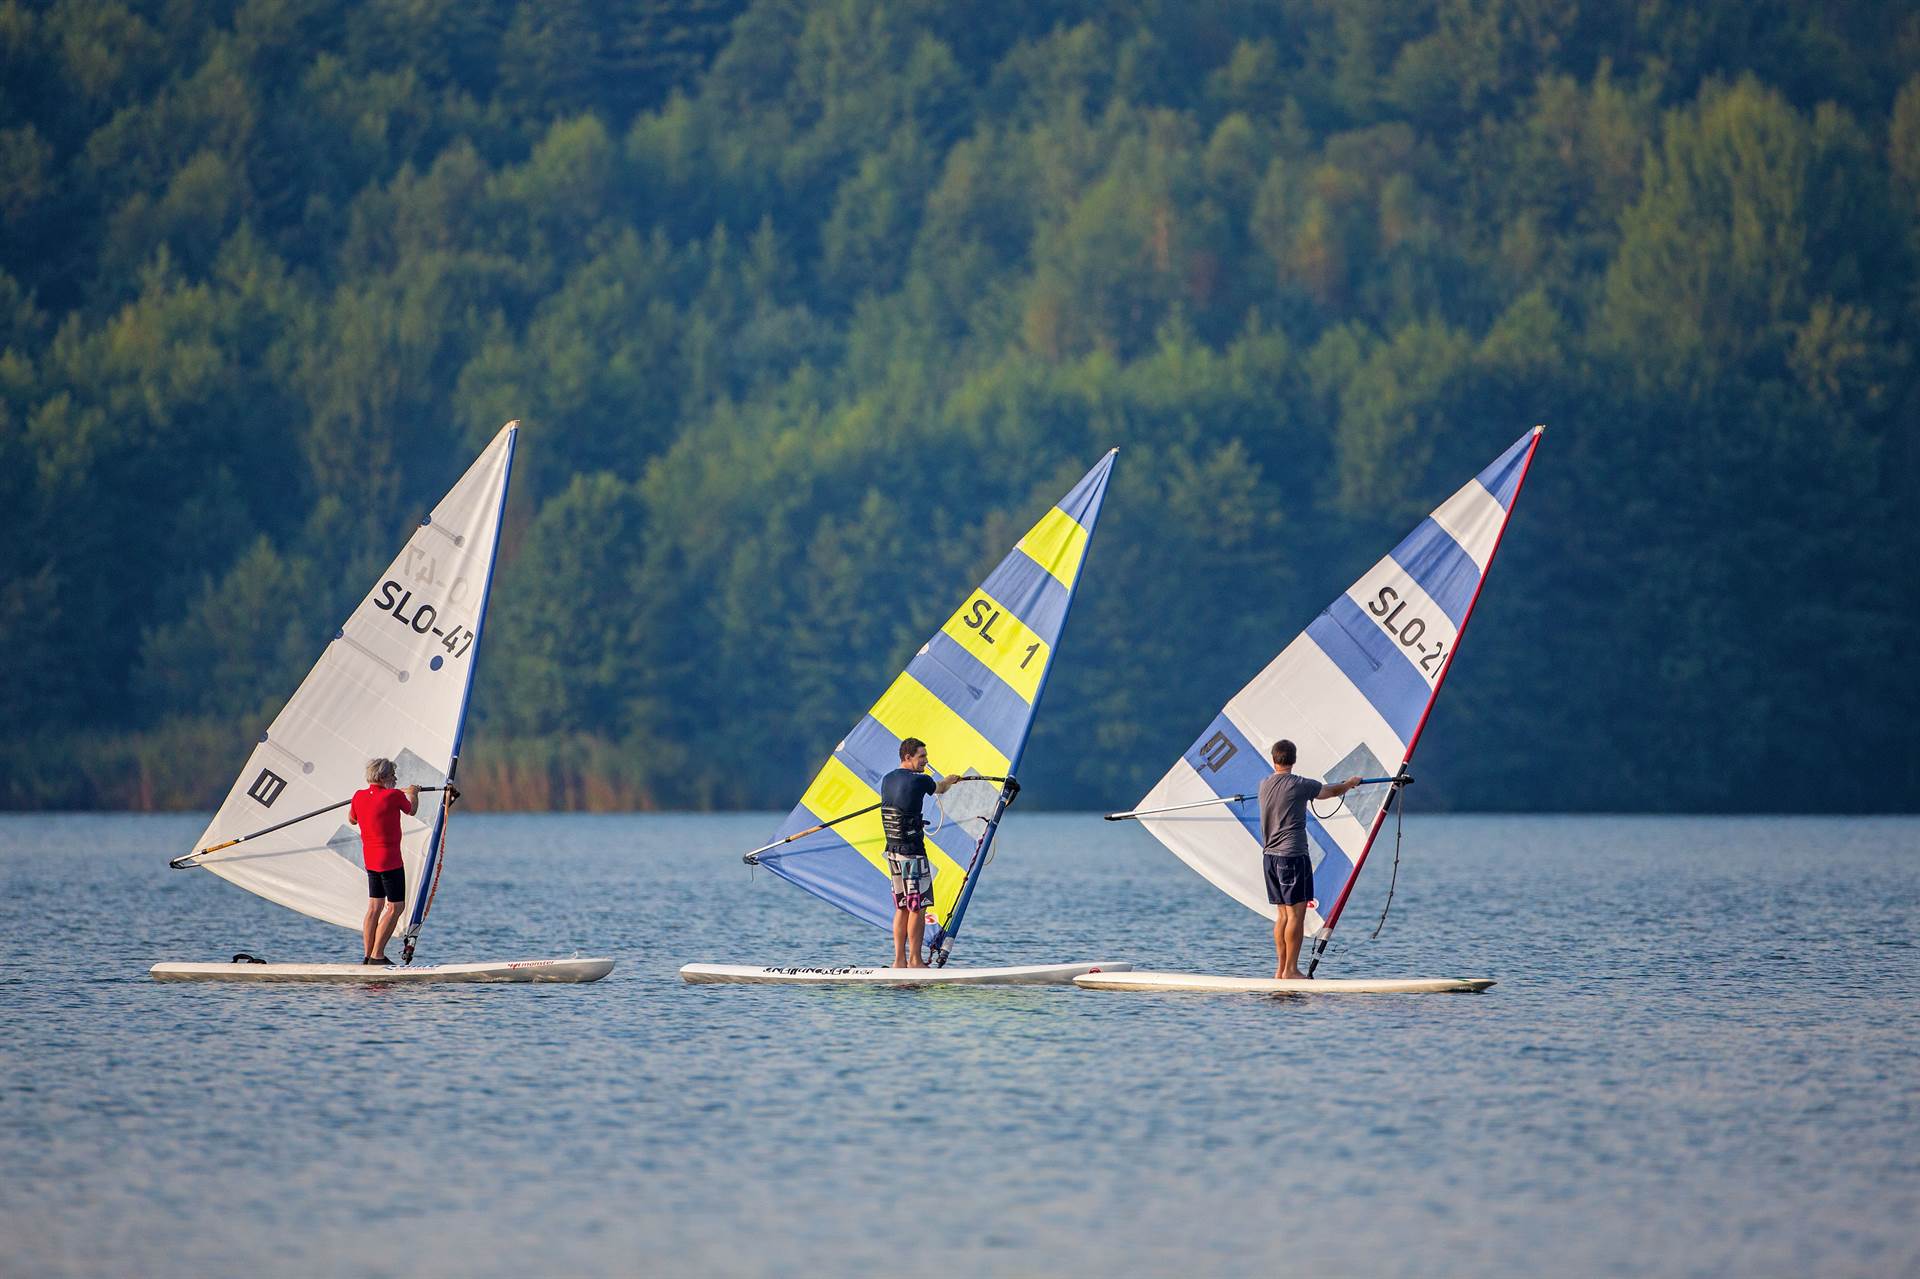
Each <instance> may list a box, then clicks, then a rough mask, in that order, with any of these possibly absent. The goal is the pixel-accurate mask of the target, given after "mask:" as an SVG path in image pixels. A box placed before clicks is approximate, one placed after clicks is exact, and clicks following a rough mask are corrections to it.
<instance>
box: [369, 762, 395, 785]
mask: <svg viewBox="0 0 1920 1279" xmlns="http://www.w3.org/2000/svg"><path fill="white" fill-rule="evenodd" d="M397 780H399V779H398V778H397V777H395V776H394V771H393V761H392V760H390V759H370V760H368V761H367V783H368V784H369V785H372V786H391V785H393V784H394V782H395V781H397Z"/></svg>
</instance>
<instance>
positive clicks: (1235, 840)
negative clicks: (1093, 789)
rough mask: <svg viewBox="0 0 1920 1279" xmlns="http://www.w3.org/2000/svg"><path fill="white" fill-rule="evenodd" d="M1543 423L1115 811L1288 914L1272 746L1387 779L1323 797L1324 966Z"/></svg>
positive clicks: (1316, 838)
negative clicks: (1271, 883)
mask: <svg viewBox="0 0 1920 1279" xmlns="http://www.w3.org/2000/svg"><path fill="white" fill-rule="evenodd" d="M1544 430H1545V428H1544V427H1535V428H1533V430H1531V431H1529V432H1527V433H1526V434H1525V435H1523V436H1521V437H1520V438H1519V439H1518V440H1516V441H1515V442H1514V443H1513V444H1512V445H1511V446H1510V447H1509V448H1508V449H1507V450H1506V451H1505V452H1503V453H1501V454H1500V456H1499V457H1497V458H1495V459H1494V460H1493V461H1492V462H1491V463H1490V464H1489V465H1488V466H1487V467H1486V468H1485V469H1484V470H1482V471H1481V472H1480V473H1479V474H1478V475H1477V476H1475V477H1474V478H1473V479H1471V480H1469V481H1468V482H1467V483H1466V484H1465V485H1463V486H1462V487H1461V488H1460V489H1459V491H1457V492H1456V493H1454V495H1453V496H1452V497H1450V498H1448V499H1447V500H1446V501H1444V502H1442V503H1441V504H1440V505H1439V506H1438V507H1436V508H1435V509H1434V511H1433V513H1432V514H1430V515H1428V516H1427V517H1426V518H1425V519H1423V520H1421V521H1420V523H1419V524H1418V525H1417V526H1415V528H1414V529H1413V531H1412V532H1411V533H1409V534H1407V536H1406V537H1404V538H1403V539H1401V541H1400V543H1399V544H1398V545H1397V546H1395V547H1394V548H1393V550H1392V551H1390V552H1389V553H1388V554H1387V555H1386V556H1385V557H1384V558H1382V559H1381V560H1380V561H1379V562H1378V563H1376V564H1375V565H1374V566H1373V567H1372V568H1370V569H1368V570H1367V572H1366V573H1365V574H1363V575H1362V576H1361V578H1360V580H1359V581H1357V582H1355V583H1354V584H1353V585H1352V586H1351V587H1349V588H1348V589H1347V591H1346V592H1345V593H1344V594H1342V595H1340V596H1339V597H1338V598H1336V599H1335V600H1334V601H1333V603H1331V604H1329V605H1328V606H1327V607H1326V608H1325V609H1322V610H1321V612H1320V614H1319V615H1318V616H1317V617H1315V618H1314V619H1313V621H1312V622H1311V623H1310V624H1309V625H1308V626H1307V629H1306V630H1305V631H1304V632H1302V633H1301V634H1300V635H1299V636H1297V637H1296V638H1295V639H1294V640H1293V641H1292V642H1291V643H1290V644H1288V645H1287V646H1286V648H1284V649H1282V650H1281V652H1280V654H1279V655H1278V656H1277V657H1275V658H1274V659H1273V661H1272V662H1271V663H1269V664H1268V666H1267V668H1266V669H1265V670H1263V671H1261V672H1260V674H1258V675H1257V676H1255V677H1254V678H1253V680H1252V681H1251V682H1249V683H1248V684H1247V685H1246V687H1244V688H1242V689H1241V690H1240V691H1239V692H1238V693H1236V694H1235V695H1234V696H1233V698H1232V699H1231V700H1230V701H1228V702H1227V704H1226V705H1225V706H1224V707H1222V708H1221V710H1220V713H1219V714H1217V715H1215V716H1214V718H1213V721H1212V722H1211V723H1209V724H1208V725H1207V726H1206V728H1204V729H1203V730H1201V733H1200V735H1199V736H1198V737H1197V738H1195V739H1194V742H1193V745H1192V746H1190V747H1188V748H1187V750H1186V752H1185V754H1183V755H1182V756H1181V757H1180V758H1179V759H1178V760H1176V761H1175V762H1174V764H1173V766H1172V767H1171V768H1169V769H1168V770H1167V772H1166V775H1165V776H1163V777H1162V778H1161V779H1160V780H1159V782H1157V783H1156V784H1155V785H1154V787H1153V789H1152V790H1150V791H1148V792H1147V794H1146V795H1145V796H1144V797H1143V798H1142V799H1141V800H1140V802H1139V804H1138V805H1137V806H1135V808H1133V809H1131V810H1129V811H1127V812H1124V813H1112V814H1109V815H1108V817H1109V820H1119V819H1123V818H1133V819H1136V820H1138V821H1139V822H1140V824H1141V825H1142V826H1144V827H1146V828H1147V830H1148V831H1149V832H1150V833H1151V834H1152V835H1153V837H1154V838H1155V839H1157V840H1159V841H1160V842H1161V843H1162V844H1164V845H1166V847H1167V848H1168V849H1169V850H1170V851H1171V852H1172V853H1173V854H1174V855H1175V856H1176V857H1178V858H1180V860H1181V861H1183V862H1185V863H1187V865H1189V866H1191V867H1192V868H1193V869H1194V870H1196V871H1198V872H1199V873H1200V874H1201V875H1202V876H1204V877H1205V878H1206V879H1207V881H1208V882H1209V883H1211V884H1213V885H1214V887H1216V888H1218V889H1220V890H1221V891H1222V892H1224V893H1226V894H1227V895H1228V896H1229V897H1231V898H1233V899H1234V900H1235V901H1237V902H1239V903H1240V904H1241V905H1243V906H1246V907H1247V908H1248V909H1250V910H1252V911H1255V912H1256V913H1258V914H1260V915H1262V916H1264V917H1266V918H1267V919H1273V918H1274V917H1275V915H1276V913H1277V912H1276V909H1275V908H1274V907H1273V906H1271V905H1269V904H1268V902H1267V894H1266V888H1265V884H1264V881H1263V879H1262V869H1263V867H1262V840H1261V830H1260V812H1259V801H1258V792H1259V788H1260V783H1261V781H1262V780H1263V779H1265V778H1266V777H1267V776H1268V775H1269V774H1270V773H1271V772H1272V771H1273V767H1272V764H1271V763H1270V762H1269V757H1268V750H1269V748H1270V747H1271V746H1272V744H1273V743H1274V742H1275V741H1278V740H1280V739H1281V738H1286V739H1288V740H1291V741H1292V742H1293V743H1294V744H1295V746H1296V747H1297V748H1298V760H1297V762H1296V764H1295V768H1294V771H1295V772H1297V773H1299V774H1302V775H1304V776H1308V777H1324V778H1327V779H1329V780H1335V781H1337V780H1341V779H1344V778H1347V777H1363V778H1368V779H1372V783H1373V784H1370V785H1367V786H1363V787H1359V788H1356V789H1354V790H1352V791H1349V792H1348V793H1347V794H1346V795H1345V796H1343V797H1341V800H1340V801H1339V802H1338V803H1337V805H1336V806H1335V807H1334V808H1333V809H1332V811H1330V812H1327V811H1325V809H1324V806H1323V807H1322V808H1321V809H1320V810H1318V811H1316V810H1315V808H1314V807H1313V806H1309V811H1308V814H1307V837H1308V846H1309V855H1310V856H1311V857H1312V858H1313V861H1314V872H1313V874H1314V884H1315V887H1316V888H1317V889H1318V890H1319V891H1320V893H1321V894H1322V895H1321V896H1320V897H1318V898H1316V899H1315V900H1314V901H1313V902H1312V903H1310V904H1309V907H1308V910H1307V918H1306V937H1307V938H1308V939H1309V940H1311V941H1312V943H1313V959H1312V962H1311V966H1310V967H1309V968H1308V975H1309V977H1311V976H1312V975H1313V973H1314V970H1315V969H1316V968H1317V967H1318V966H1319V963H1320V960H1321V958H1322V957H1323V956H1324V955H1325V953H1326V949H1327V944H1328V941H1329V940H1330V939H1331V937H1332V934H1333V930H1334V928H1335V926H1336V925H1337V924H1338V923H1339V922H1340V916H1341V913H1342V911H1344V910H1345V908H1346V905H1347V900H1348V898H1349V897H1350V896H1351V894H1352V892H1353V887H1354V884H1355V883H1356V882H1357V881H1358V879H1359V876H1360V872H1361V870H1362V868H1363V867H1364V866H1365V865H1366V862H1367V854H1368V853H1369V852H1370V851H1371V849H1372V848H1373V844H1374V841H1375V839H1376V838H1377V837H1378V835H1379V833H1380V830H1381V828H1382V826H1383V825H1384V824H1385V821H1386V818H1387V815H1388V813H1389V812H1390V811H1392V809H1393V807H1394V805H1395V804H1396V803H1397V802H1398V800H1399V796H1400V792H1401V789H1402V787H1404V786H1405V785H1406V784H1407V783H1408V782H1410V781H1411V780H1412V778H1411V774H1410V773H1409V771H1408V768H1409V765H1410V764H1411V762H1412V760H1413V752H1414V749H1415V748H1416V747H1417V746H1418V745H1419V743H1420V735H1421V733H1422V732H1423V731H1424V729H1425V728H1426V723H1427V718H1428V716H1429V715H1430V714H1431V713H1432V711H1433V705H1434V702H1435V700H1436V699H1437V698H1438V697H1439V695H1440V689H1441V686H1442V685H1443V684H1444V683H1445V682H1446V678H1447V672H1448V671H1450V670H1451V669H1452V667H1453V661H1454V657H1455V654H1456V653H1457V651H1458V648H1459V642H1460V637H1461V636H1462V635H1463V634H1464V633H1465V631H1466V627H1467V622H1468V620H1469V619H1470V618H1471V617H1472V615H1473V609H1474V605H1475V604H1476V603H1477V602H1478V600H1479V598H1480V590H1481V588H1482V586H1484V585H1485V583H1486V579H1487V573H1488V571H1489V570H1490V569H1491V568H1492V566H1493V558H1494V554H1495V553H1496V552H1497V551H1498V550H1499V547H1500V541H1501V538H1502V537H1503V536H1504V535H1505V533H1506V529H1507V524H1508V522H1509V521H1510V520H1511V519H1512V516H1513V504H1514V501H1515V500H1516V499H1517V498H1518V497H1519V494H1520V488H1521V485H1522V484H1523V483H1524V482H1525V480H1526V476H1527V470H1528V468H1529V467H1530V466H1531V465H1532V463H1533V456H1534V452H1535V450H1536V449H1537V448H1538V447H1539V444H1540V436H1541V434H1542V432H1543V431H1544ZM1148 977H1149V975H1148V974H1145V973H1135V974H1133V975H1132V978H1131V982H1130V984H1126V983H1118V982H1115V981H1083V982H1082V983H1081V984H1082V985H1086V986H1089V987H1090V988H1094V989H1130V990H1131V989H1144V988H1146V986H1147V984H1148ZM1151 978H1152V982H1151V984H1152V985H1153V986H1154V988H1158V989H1168V988H1172V987H1173V985H1174V984H1175V983H1176V982H1177V981H1178V980H1185V981H1186V982H1187V983H1188V986H1187V987H1186V988H1188V989H1220V988H1223V987H1221V986H1220V985H1219V984H1218V983H1222V982H1226V983H1236V982H1246V981H1257V982H1260V983H1262V988H1266V986H1267V985H1269V984H1272V985H1278V986H1284V987H1289V988H1290V987H1293V986H1300V985H1305V986H1307V987H1310V988H1311V989H1313V990H1315V991H1319V990H1324V991H1325V992H1326V993H1336V990H1337V988H1336V987H1335V985H1334V984H1333V983H1331V982H1307V983H1301V982H1298V981H1297V980H1296V981H1292V982H1275V981H1274V979H1270V978H1257V979H1250V978H1218V977H1206V976H1201V975H1195V974H1163V973H1155V974H1151ZM1378 981H1402V982H1414V983H1421V982H1428V981H1443V982H1452V983H1454V984H1451V985H1448V986H1446V989H1460V988H1461V987H1460V985H1459V984H1458V983H1459V982H1461V981H1466V983H1467V985H1468V986H1471V987H1472V988H1475V989H1484V988H1485V986H1486V985H1491V984H1492V983H1491V982H1485V981H1484V980H1483V979H1422V978H1406V979H1390V978H1383V979H1377V980H1376V982H1375V984H1377V982H1378ZM1208 983H1213V984H1211V985H1209V984H1208ZM1225 988H1231V989H1252V987H1246V986H1242V985H1230V986H1228V987H1225ZM1420 988H1421V989H1427V988H1428V987H1425V986H1422V987H1420Z"/></svg>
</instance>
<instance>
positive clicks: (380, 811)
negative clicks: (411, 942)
mask: <svg viewBox="0 0 1920 1279" xmlns="http://www.w3.org/2000/svg"><path fill="white" fill-rule="evenodd" d="M394 781H395V777H394V771H393V761H392V760H390V759H370V760H368V761H367V788H366V789H365V790H363V791H357V792H355V793H354V796H353V802H352V803H351V804H349V805H348V806H347V821H348V822H350V823H352V824H353V825H355V826H358V827H359V828H360V856H361V860H363V861H364V862H365V863H366V867H367V898H368V901H367V918H366V922H365V923H364V924H363V925H362V926H361V934H362V938H363V940H364V941H365V942H366V947H365V949H366V954H365V955H364V956H363V957H362V958H361V960H360V962H361V963H363V964H389V965H390V964H392V963H393V961H392V960H391V959H388V958H387V939H388V938H389V937H392V936H393V930H394V927H395V925H397V924H398V923H399V922H400V908H401V906H403V905H405V904H406V900H407V868H406V863H405V862H403V861H401V860H400V814H402V813H405V814H406V815H407V816H409V817H411V816H413V815H414V813H415V812H417V811H418V810H419V807H420V788H419V787H418V786H409V787H407V788H406V789H405V790H403V791H401V790H395V789H394V788H393V783H394Z"/></svg>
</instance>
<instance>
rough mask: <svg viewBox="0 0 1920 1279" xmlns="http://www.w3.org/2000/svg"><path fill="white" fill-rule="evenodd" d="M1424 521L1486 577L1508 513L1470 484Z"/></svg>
mask: <svg viewBox="0 0 1920 1279" xmlns="http://www.w3.org/2000/svg"><path fill="white" fill-rule="evenodd" d="M1427 518H1429V519H1431V520H1432V521H1433V522H1434V523H1435V524H1438V525H1439V526H1440V527H1441V528H1443V529H1445V530H1446V533H1447V536H1448V537H1451V538H1452V539H1453V540H1454V541H1456V542H1458V543H1459V544H1460V549H1461V550H1463V551H1465V552H1466V553H1467V554H1468V556H1470V557H1471V558H1472V560H1473V562H1474V564H1475V565H1476V566H1477V567H1478V568H1479V569H1480V571H1481V572H1482V573H1485V572H1486V569H1487V564H1488V563H1489V562H1490V561H1491V560H1492V559H1493V547H1494V544H1495V543H1496V542H1498V541H1499V540H1500V530H1501V529H1502V528H1505V527H1506V523H1507V512H1506V508H1505V507H1503V506H1501V505H1500V503H1499V502H1497V501H1495V500H1494V497H1493V494H1491V493H1489V492H1487V490H1486V489H1485V488H1484V487H1482V485H1481V484H1480V481H1478V480H1469V481H1467V483H1466V484H1465V485H1463V486H1462V487H1461V489H1460V491H1459V492H1458V493H1455V494H1454V495H1453V496H1452V497H1450V498H1448V499H1447V500H1446V501H1444V502H1442V503H1440V505H1439V506H1437V507H1435V508H1434V511H1433V514H1432V515H1430V516H1428V517H1427Z"/></svg>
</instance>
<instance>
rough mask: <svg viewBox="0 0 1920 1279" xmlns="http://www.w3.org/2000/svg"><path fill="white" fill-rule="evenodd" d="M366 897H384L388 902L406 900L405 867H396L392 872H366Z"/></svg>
mask: <svg viewBox="0 0 1920 1279" xmlns="http://www.w3.org/2000/svg"><path fill="white" fill-rule="evenodd" d="M367 896H369V897H384V898H386V899H387V900H388V901H390V902H403V901H405V900H407V870H406V867H404V866H396V867H395V868H394V869H392V870H370V871H368V872H367Z"/></svg>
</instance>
